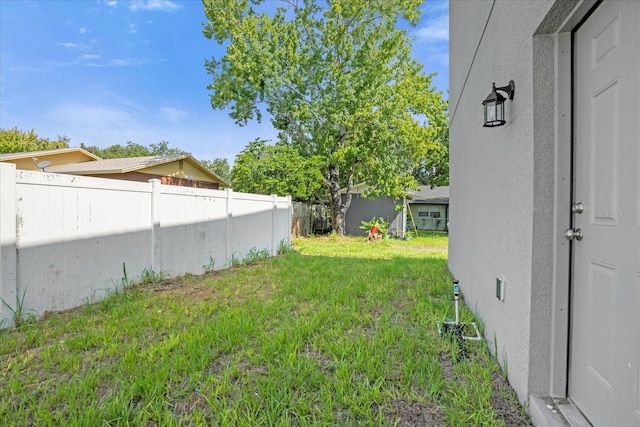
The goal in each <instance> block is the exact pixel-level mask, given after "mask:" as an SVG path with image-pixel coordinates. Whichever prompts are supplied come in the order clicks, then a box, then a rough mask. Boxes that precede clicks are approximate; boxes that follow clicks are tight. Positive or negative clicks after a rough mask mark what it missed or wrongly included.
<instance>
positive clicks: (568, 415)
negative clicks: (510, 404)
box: [529, 396, 592, 427]
mask: <svg viewBox="0 0 640 427" xmlns="http://www.w3.org/2000/svg"><path fill="white" fill-rule="evenodd" d="M529 416H530V417H531V422H532V423H533V425H534V426H536V427H542V426H546V427H592V425H591V423H590V422H589V421H588V420H587V419H586V418H585V416H584V415H582V412H580V411H579V410H578V408H576V407H575V405H574V404H573V403H572V402H571V401H570V400H569V399H555V398H553V397H541V396H531V397H529Z"/></svg>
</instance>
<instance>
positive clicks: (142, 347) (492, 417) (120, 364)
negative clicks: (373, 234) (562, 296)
mask: <svg viewBox="0 0 640 427" xmlns="http://www.w3.org/2000/svg"><path fill="white" fill-rule="evenodd" d="M255 258H256V257H253V258H252V262H251V263H249V262H245V263H241V264H242V265H239V266H237V267H234V268H231V269H228V270H224V271H219V272H212V273H208V274H205V275H202V276H191V275H190V276H185V277H182V278H178V279H170V280H162V281H160V280H147V283H146V284H139V285H135V286H129V287H127V288H126V289H124V290H121V291H119V292H117V293H114V294H113V295H112V296H111V297H109V298H107V299H106V300H103V301H101V302H99V303H97V304H92V305H89V304H87V305H85V306H83V307H80V308H77V309H74V310H70V311H67V312H63V313H53V314H48V315H47V316H46V317H45V319H43V320H40V321H28V322H25V323H23V324H22V325H21V326H20V327H18V328H15V329H11V330H5V331H4V332H0V420H2V421H0V423H1V424H2V425H20V426H22V425H37V426H46V425H55V426H59V425H65V426H73V425H78V426H94V425H132V426H141V425H142V426H155V425H157V426H173V425H185V426H186V425H216V426H217V425H221V426H256V425H264V426H289V425H296V426H297V425H302V426H304V425H340V426H342V425H346V426H349V425H352V426H359V425H399V426H414V425H415V426H418V425H435V426H438V425H449V426H466V425H483V426H490V425H508V426H512V425H528V421H527V420H526V418H525V417H524V416H523V410H522V409H521V407H520V406H519V405H518V402H517V399H516V398H515V396H514V394H513V392H512V391H511V389H510V388H509V387H508V386H507V385H506V382H505V380H504V378H503V376H502V374H501V373H500V371H499V368H498V366H497V364H496V361H495V358H493V357H492V356H491V355H490V354H489V352H488V350H487V348H486V345H485V343H484V342H467V343H466V345H465V347H466V349H465V350H466V354H467V357H462V358H461V357H460V355H461V353H460V348H459V346H458V344H457V343H456V342H455V340H451V339H449V338H448V337H441V336H439V335H438V331H437V325H438V323H439V322H442V321H443V320H446V319H447V318H451V317H453V315H454V314H453V301H452V293H451V277H450V275H449V273H448V270H447V236H446V235H444V234H427V235H422V236H420V237H417V238H413V239H410V240H408V241H401V240H382V241H378V242H372V243H369V242H367V241H366V239H365V238H364V237H362V238H337V237H321V238H301V239H296V240H295V241H294V247H293V250H292V251H286V253H284V254H282V255H279V256H277V257H275V258H270V259H262V258H259V257H258V259H255ZM158 277H162V275H158ZM462 320H464V321H471V320H473V315H472V313H471V312H469V311H468V310H467V309H466V308H465V309H463V310H462ZM458 359H460V360H458Z"/></svg>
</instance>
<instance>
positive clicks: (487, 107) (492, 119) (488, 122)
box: [482, 80, 516, 128]
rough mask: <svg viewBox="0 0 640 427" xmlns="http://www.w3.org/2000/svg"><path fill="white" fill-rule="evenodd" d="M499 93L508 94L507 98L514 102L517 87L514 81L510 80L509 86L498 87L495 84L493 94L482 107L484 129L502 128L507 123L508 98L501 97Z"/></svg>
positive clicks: (483, 102)
mask: <svg viewBox="0 0 640 427" xmlns="http://www.w3.org/2000/svg"><path fill="white" fill-rule="evenodd" d="M498 91H501V92H504V93H506V94H507V97H509V99H510V100H512V101H513V96H514V95H515V93H516V85H515V83H514V82H513V80H509V84H508V85H507V86H502V87H496V84H495V83H494V84H493V89H491V93H490V94H489V96H487V97H486V98H485V100H484V101H482V105H483V106H484V127H486V128H492V127H495V126H502V125H504V124H505V123H507V122H506V121H505V119H504V101H506V100H507V98H505V97H504V96H502V95H500V94H499V93H498Z"/></svg>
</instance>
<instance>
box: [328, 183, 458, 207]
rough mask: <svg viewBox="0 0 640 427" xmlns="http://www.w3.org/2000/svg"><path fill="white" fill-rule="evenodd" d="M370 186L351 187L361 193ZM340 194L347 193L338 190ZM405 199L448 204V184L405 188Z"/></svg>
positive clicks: (355, 192) (362, 184)
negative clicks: (413, 188)
mask: <svg viewBox="0 0 640 427" xmlns="http://www.w3.org/2000/svg"><path fill="white" fill-rule="evenodd" d="M369 188H370V185H368V184H367V183H366V182H360V183H358V184H354V185H353V186H352V187H351V193H352V194H361V193H363V192H364V191H366V190H367V189H369ZM340 193H341V194H347V189H346V188H343V189H341V190H340ZM406 198H407V201H408V202H409V203H422V204H425V205H448V204H449V186H448V185H447V186H443V187H434V188H431V186H429V185H423V186H421V187H420V189H419V190H407V196H406Z"/></svg>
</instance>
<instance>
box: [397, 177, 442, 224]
mask: <svg viewBox="0 0 640 427" xmlns="http://www.w3.org/2000/svg"><path fill="white" fill-rule="evenodd" d="M407 193H408V194H407V204H408V206H409V210H408V212H409V213H410V214H409V218H408V219H407V221H408V224H407V229H409V230H412V229H413V228H414V226H415V228H416V229H418V230H431V231H434V230H435V231H446V230H447V229H448V222H449V187H448V186H445V187H434V188H431V186H429V185H423V186H422V187H420V190H409V191H407Z"/></svg>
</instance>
